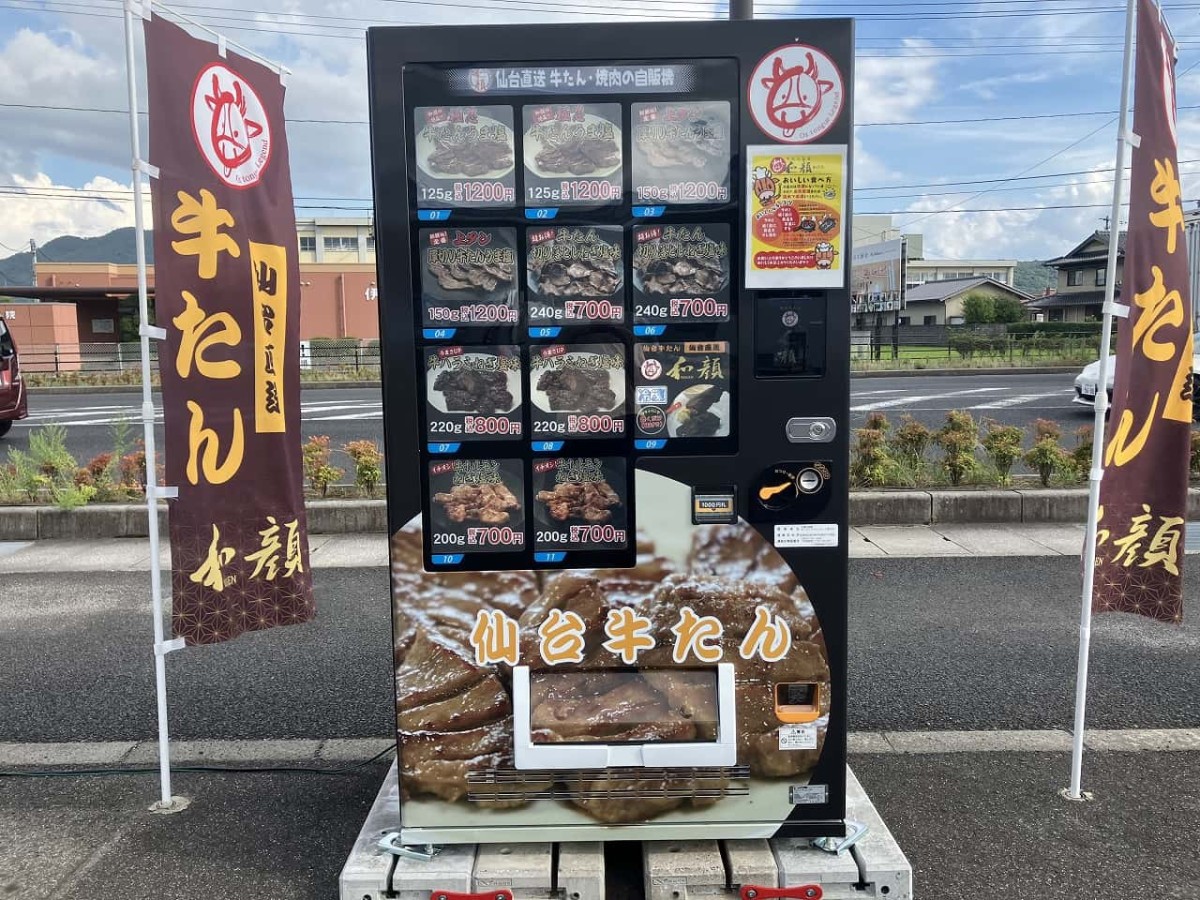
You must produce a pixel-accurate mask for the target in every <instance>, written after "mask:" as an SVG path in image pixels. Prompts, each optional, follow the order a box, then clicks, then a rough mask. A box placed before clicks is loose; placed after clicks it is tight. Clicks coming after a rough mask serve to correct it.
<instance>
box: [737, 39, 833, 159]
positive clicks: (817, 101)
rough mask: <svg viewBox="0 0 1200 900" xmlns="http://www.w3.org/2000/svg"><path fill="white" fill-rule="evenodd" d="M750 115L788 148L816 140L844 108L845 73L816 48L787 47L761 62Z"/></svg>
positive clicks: (755, 75) (753, 80) (754, 75)
mask: <svg viewBox="0 0 1200 900" xmlns="http://www.w3.org/2000/svg"><path fill="white" fill-rule="evenodd" d="M748 93H749V101H750V112H751V114H752V115H753V116H754V122H755V124H756V125H758V127H759V128H760V129H761V130H762V132H763V134H765V135H767V136H768V137H771V138H774V139H775V140H778V141H785V142H787V143H789V144H804V143H807V142H809V141H815V140H816V139H817V138H819V137H821V136H822V135H823V134H825V132H827V131H829V129H830V128H832V127H833V124H834V123H835V122H836V121H837V118H838V115H839V114H840V113H841V111H842V106H843V105H844V104H845V100H846V91H845V88H844V86H843V84H842V73H841V72H839V71H838V67H837V66H836V65H835V64H834V62H833V60H832V59H830V58H829V57H828V56H826V55H825V54H824V53H822V52H821V51H820V50H818V49H817V48H815V47H809V46H806V45H804V44H789V45H788V46H786V47H780V48H778V49H777V50H772V51H771V52H770V53H768V54H767V55H766V56H764V57H763V58H762V61H761V62H759V64H758V66H757V67H755V69H754V72H753V73H752V74H751V76H750V85H749V88H748Z"/></svg>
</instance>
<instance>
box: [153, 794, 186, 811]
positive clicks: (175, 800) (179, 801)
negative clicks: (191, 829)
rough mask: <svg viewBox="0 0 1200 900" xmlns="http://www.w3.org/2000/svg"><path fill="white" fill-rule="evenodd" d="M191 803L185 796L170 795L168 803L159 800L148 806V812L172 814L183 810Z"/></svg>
mask: <svg viewBox="0 0 1200 900" xmlns="http://www.w3.org/2000/svg"><path fill="white" fill-rule="evenodd" d="M191 805H192V801H191V800H189V799H188V798H187V797H172V798H171V802H170V803H163V802H162V801H161V800H159V801H158V802H157V803H155V804H154V805H153V806H151V807H150V812H152V813H154V814H155V815H156V816H170V815H174V814H175V813H181V812H183V811H184V810H185V809H187V808H188V807H189V806H191Z"/></svg>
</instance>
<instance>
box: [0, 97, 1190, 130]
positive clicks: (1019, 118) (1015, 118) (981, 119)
mask: <svg viewBox="0 0 1200 900" xmlns="http://www.w3.org/2000/svg"><path fill="white" fill-rule="evenodd" d="M0 109H30V110H45V111H49V112H78V113H105V114H110V115H121V116H124V115H128V114H129V111H128V110H125V109H117V108H115V107H102V106H54V105H51V104H48V103H7V102H3V103H0ZM1177 109H1178V110H1179V111H1180V112H1183V111H1185V110H1196V109H1200V106H1180V107H1177ZM1116 114H1117V111H1116V110H1096V111H1094V112H1055V113H1031V114H1024V115H1012V116H978V117H975V118H967V119H914V120H912V121H908V122H855V123H854V127H855V128H902V127H908V126H919V125H978V124H981V123H986V122H1024V121H1036V120H1039V119H1070V118H1089V117H1093V116H1115V115H1116ZM139 115H142V116H146V115H149V113H148V112H147V111H146V110H139ZM286 123H287V124H288V125H370V124H371V122H370V120H369V119H305V118H293V117H291V116H287V117H286Z"/></svg>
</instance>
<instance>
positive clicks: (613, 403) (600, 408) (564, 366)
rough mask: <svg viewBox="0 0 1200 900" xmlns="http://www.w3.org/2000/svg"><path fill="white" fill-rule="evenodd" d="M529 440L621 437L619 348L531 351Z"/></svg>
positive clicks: (622, 360)
mask: <svg viewBox="0 0 1200 900" xmlns="http://www.w3.org/2000/svg"><path fill="white" fill-rule="evenodd" d="M529 385H530V399H531V400H532V401H533V405H532V412H533V439H534V440H535V441H543V440H554V439H558V440H564V439H574V438H606V437H621V436H622V435H624V434H625V346H624V345H623V344H577V345H572V346H564V345H561V344H559V345H554V346H548V347H533V348H532V349H531V350H530V357H529Z"/></svg>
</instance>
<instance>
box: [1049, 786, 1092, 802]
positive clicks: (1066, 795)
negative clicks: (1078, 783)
mask: <svg viewBox="0 0 1200 900" xmlns="http://www.w3.org/2000/svg"><path fill="white" fill-rule="evenodd" d="M1058 796H1060V797H1062V798H1063V799H1064V800H1070V801H1071V802H1072V803H1088V802H1090V801H1092V800H1095V799H1096V795H1095V794H1093V793H1092V792H1091V791H1080V792H1079V796H1078V797H1072V796H1071V789H1070V788H1063V789H1062V790H1061V791H1059V792H1058Z"/></svg>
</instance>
